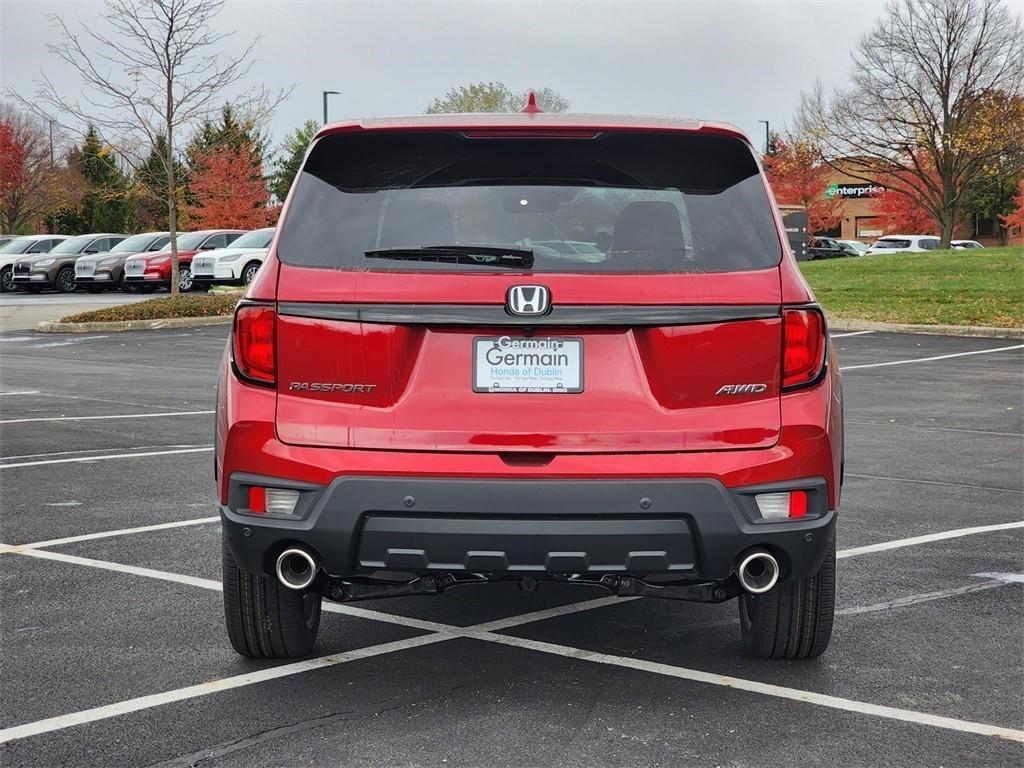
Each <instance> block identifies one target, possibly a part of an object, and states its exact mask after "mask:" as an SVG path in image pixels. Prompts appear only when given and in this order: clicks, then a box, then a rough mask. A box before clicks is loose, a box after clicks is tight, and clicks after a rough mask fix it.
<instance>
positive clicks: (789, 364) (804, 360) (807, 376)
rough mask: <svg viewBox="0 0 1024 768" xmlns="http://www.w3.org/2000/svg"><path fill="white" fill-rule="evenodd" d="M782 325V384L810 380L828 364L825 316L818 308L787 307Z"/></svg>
mask: <svg viewBox="0 0 1024 768" xmlns="http://www.w3.org/2000/svg"><path fill="white" fill-rule="evenodd" d="M782 326H783V347H782V388H783V389H791V388H793V387H799V386H802V385H804V384H809V383H810V382H812V381H814V380H815V379H817V378H818V375H819V374H820V373H821V369H822V367H823V366H824V365H825V318H824V317H822V315H821V313H820V312H819V311H817V310H816V309H786V310H783V313H782Z"/></svg>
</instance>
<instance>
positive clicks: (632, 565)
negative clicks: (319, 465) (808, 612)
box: [221, 473, 835, 582]
mask: <svg viewBox="0 0 1024 768" xmlns="http://www.w3.org/2000/svg"><path fill="white" fill-rule="evenodd" d="M253 486H263V487H276V488H292V489H295V490H298V491H299V502H298V504H297V506H296V508H295V517H294V518H293V519H279V518H269V517H266V516H262V515H255V514H251V513H249V512H248V510H247V509H246V505H247V504H248V498H249V488H250V487H253ZM229 488H230V490H229V500H228V501H229V503H228V505H227V506H224V507H221V518H222V522H223V526H224V534H225V536H226V538H227V541H228V544H229V546H230V548H231V551H232V553H233V555H234V557H235V559H236V560H237V561H238V563H239V565H240V566H241V567H242V568H243V569H245V570H247V571H250V572H264V573H268V574H272V573H274V564H275V561H276V558H277V556H278V555H279V554H280V552H281V551H283V550H284V549H285V548H286V547H288V546H293V545H300V546H304V547H306V548H308V549H310V550H312V551H313V552H314V553H316V555H317V556H318V557H319V558H320V564H321V567H322V570H323V572H324V573H325V574H327V576H328V577H329V578H332V579H343V578H350V577H367V576H371V575H373V574H380V573H382V572H385V573H386V572H401V573H406V574H415V575H426V574H454V575H456V576H458V575H459V574H463V575H469V574H485V575H487V576H488V577H490V578H515V579H521V578H533V579H545V578H567V577H568V576H570V575H571V576H573V578H580V577H584V578H591V577H592V578H593V579H594V580H595V581H599V580H600V577H601V576H603V575H609V574H610V575H613V576H622V577H625V576H633V577H636V576H639V577H648V576H651V575H657V576H665V575H669V576H675V577H678V578H680V579H684V580H695V581H704V582H717V581H724V580H726V579H728V578H730V577H731V576H732V574H733V572H734V570H735V563H736V560H737V557H738V556H739V555H740V554H741V553H743V552H745V551H746V550H749V549H751V548H753V547H763V548H765V549H767V550H769V551H770V552H772V553H773V554H774V555H775V556H776V558H777V559H778V560H779V563H780V565H781V567H782V575H783V578H790V577H796V578H802V577H804V576H807V575H810V574H812V573H814V572H815V571H816V570H817V569H818V567H819V565H820V564H821V561H822V559H823V558H824V556H825V553H826V551H827V550H828V547H829V544H830V542H831V540H832V537H833V535H834V527H835V513H834V512H832V511H830V510H828V503H827V498H828V495H827V488H826V483H825V480H824V478H808V479H804V480H797V481H792V482H785V483H775V484H771V485H764V486H756V487H746V488H742V489H727V488H725V487H724V486H723V485H722V484H721V483H719V482H718V481H716V480H711V479H673V480H663V479H657V480H650V479H648V480H645V479H627V480H549V479H545V480H519V479H497V478H496V479H462V478H410V477H379V476H374V477H364V476H351V477H340V478H338V479H336V480H335V481H334V482H332V483H331V484H330V485H328V486H316V485H309V484H305V483H296V482H292V481H287V480H281V479H278V478H270V477H262V476H258V475H250V474H244V473H234V474H233V475H232V477H231V480H230V484H229ZM783 490H804V491H806V492H807V497H808V508H807V515H806V516H805V517H802V518H800V519H799V520H792V521H781V522H773V521H772V522H770V521H765V520H763V519H762V518H761V516H760V514H759V512H758V508H757V504H756V503H755V501H754V495H755V494H756V493H768V492H773V491H775V492H778V491H783Z"/></svg>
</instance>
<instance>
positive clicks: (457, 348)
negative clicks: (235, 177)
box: [215, 113, 843, 658]
mask: <svg viewBox="0 0 1024 768" xmlns="http://www.w3.org/2000/svg"><path fill="white" fill-rule="evenodd" d="M570 245H571V247H569V246H570ZM563 246H565V247H563ZM842 430H843V425H842V398H841V388H840V378H839V368H838V366H837V364H836V360H835V354H834V350H833V349H832V347H831V345H830V344H829V342H828V335H827V332H826V324H825V318H824V316H823V314H822V311H821V308H820V307H819V306H818V305H817V304H816V303H815V300H814V296H813V295H812V294H811V291H810V289H809V288H808V286H807V284H806V283H805V282H804V280H803V278H802V277H801V275H800V272H799V271H798V269H797V266H796V263H795V261H794V259H793V257H792V255H791V254H790V250H789V247H788V245H787V241H786V234H785V231H784V229H783V227H782V225H781V222H780V219H779V217H778V215H777V213H776V208H775V205H774V202H773V199H772V196H771V192H770V190H769V188H768V186H767V184H766V183H765V180H764V177H763V175H762V173H761V170H760V168H759V166H758V161H757V158H756V156H755V153H754V151H753V150H752V148H751V145H750V142H749V141H748V140H747V138H746V137H745V136H744V135H743V134H742V133H740V132H739V131H738V130H737V129H735V128H732V127H730V126H727V125H721V124H715V123H701V122H691V121H685V120H674V119H649V118H631V117H621V118H620V117H603V116H584V115H575V116H574V115H553V114H536V113H524V114H511V115H447V116H429V117H413V118H401V119H392V120H367V121H364V122H353V123H344V124H335V125H331V126H327V127H325V128H324V129H323V130H321V131H320V133H319V134H318V135H317V137H316V139H315V140H314V141H313V143H312V146H311V149H310V151H309V153H308V154H307V156H306V159H305V163H304V165H303V167H302V170H301V172H300V174H299V176H298V178H297V180H296V182H295V184H294V186H293V187H292V190H291V193H290V195H289V198H288V201H287V203H286V205H285V208H284V212H283V214H282V218H281V223H280V226H279V228H278V230H277V235H276V237H275V239H274V242H273V243H272V244H271V247H270V251H269V253H268V256H267V260H266V263H265V264H264V267H263V269H262V270H260V272H259V274H258V276H257V277H256V279H255V281H254V282H253V283H252V285H251V286H250V287H249V289H248V291H247V293H246V297H245V299H244V300H243V302H242V303H240V304H239V306H238V309H237V312H236V314H235V319H234V327H233V332H232V334H231V339H230V342H229V344H228V348H227V350H226V354H225V358H224V363H223V365H222V368H221V372H220V384H219V396H218V409H217V425H216V432H217V437H216V444H217V449H216V465H215V472H216V478H217V482H218V490H219V497H220V509H221V514H222V520H223V530H224V547H223V567H224V600H225V608H226V614H227V627H228V634H229V637H230V639H231V643H232V645H233V646H234V647H235V649H236V650H237V651H238V652H239V653H241V654H244V655H247V656H251V657H257V658H283V657H293V656H299V655H301V654H305V653H307V652H308V651H309V650H310V649H311V648H312V646H313V644H314V642H315V639H316V636H317V632H318V629H319V625H320V612H321V601H322V599H323V598H326V599H329V600H336V601H350V600H361V599H371V598H379V597H386V596H393V595H412V594H436V593H438V592H441V591H443V590H445V589H448V588H450V587H454V586H457V585H462V584H477V583H483V582H493V581H500V580H515V581H518V582H519V583H520V585H521V586H522V587H523V588H524V589H526V590H533V589H535V588H536V587H537V586H538V583H539V582H543V581H556V582H563V583H568V584H587V585H596V586H600V587H603V588H605V589H607V590H608V591H609V592H611V593H612V594H616V595H623V596H627V595H628V596H650V597H663V598H674V599H681V600H692V601H701V602H722V601H725V600H729V599H731V598H734V597H738V598H739V611H740V617H741V630H742V637H743V641H744V643H745V645H746V647H747V648H748V650H749V651H750V652H751V653H753V654H755V655H757V656H760V657H765V658H810V657H813V656H817V655H818V654H820V653H821V652H822V651H824V650H825V647H826V646H827V645H828V642H829V637H830V635H831V629H832V618H833V605H834V594H835V536H834V534H835V521H836V509H837V507H838V503H839V493H840V483H841V477H842V462H843V441H842Z"/></svg>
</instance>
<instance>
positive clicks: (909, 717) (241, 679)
mask: <svg viewBox="0 0 1024 768" xmlns="http://www.w3.org/2000/svg"><path fill="white" fill-rule="evenodd" d="M20 554H24V555H28V556H30V557H40V558H43V559H54V560H60V561H63V562H70V563H76V564H83V565H94V564H101V565H99V566H98V567H108V566H111V565H116V566H117V567H116V568H111V570H117V571H120V572H124V573H132V574H136V575H144V576H150V575H154V574H160V576H158V578H166V577H167V576H175V578H174V579H169V580H171V581H177V582H179V583H186V584H192V585H194V586H201V587H204V588H206V589H220V585H219V584H217V583H216V582H212V581H210V580H209V579H194V578H192V577H182V576H180V575H179V574H164V573H162V572H160V571H152V570H151V569H147V568H135V567H133V566H121V565H119V564H111V563H103V562H102V561H90V560H88V559H87V558H77V557H74V556H70V555H63V554H59V553H55V552H45V551H39V550H30V551H25V552H21V553H20ZM609 602H621V600H620V599H619V598H615V597H611V598H601V599H597V600H589V601H585V602H582V603H576V604H573V605H569V606H559V607H556V608H549V609H546V610H542V611H536V612H533V613H529V614H522V615H520V616H513V617H510V618H508V619H500V620H498V621H493V622H486V623H483V624H477V625H474V626H470V627H456V626H450V625H443V624H436V623H434V622H422V621H420V620H417V619H407V618H406V617H399V616H393V615H390V614H380V613H379V612H376V611H362V610H361V609H354V610H350V611H346V610H339V611H338V612H345V613H350V614H352V615H360V614H363V615H364V616H366V617H367V618H371V617H372V618H378V617H381V618H383V617H387V620H390V621H391V622H392V623H396V624H404V625H405V626H413V627H416V626H417V625H419V626H423V625H424V624H428V625H430V626H436V627H439V628H440V631H435V632H433V633H432V634H428V635H423V636H420V637H414V638H408V639H405V640H398V641H395V642H391V643H382V644H380V645H374V646H369V647H367V648H360V649H356V650H353V651H346V652H344V653H339V654H332V655H329V656H321V657H318V658H315V659H309V660H306V661H298V662H293V663H291V664H285V665H282V666H278V667H272V668H269V669H263V670H259V671H257V672H249V673H246V674H243V675H235V676H232V677H226V678H221V679H219V680H212V681H209V682H206V683H201V684H199V685H192V686H187V687H184V688H177V689H174V690H170V691H164V692H162V693H157V694H151V695H148V696H140V697H137V698H134V699H128V700H126V701H121V702H116V703H114V704H107V705H105V706H101V707H94V708H92V709H87V710H81V711H79V712H72V713H69V714H66V715H59V716H57V717H50V718H46V719H44V720H37V721H35V722H31V723H24V724H22V725H18V726H14V727H11V728H6V729H4V730H0V744H3V743H6V742H9V741H14V740H17V739H24V738H28V737H30V736H38V735H40V734H44V733H50V732H52V731H57V730H63V729H65V728H70V727H72V726H75V725H82V724H85V723H91V722H96V721H98V720H106V719H109V718H112V717H118V716H120V715H124V714H128V713H131V712H138V711H140V710H145V709H151V708H153V707H158V706H163V705H164V704H171V703H174V702H179V701H185V700H189V699H195V698H199V697H202V696H207V695H210V694H213V693H220V692H222V691H227V690H231V689H234V688H241V687H244V686H248V685H254V684H256V683H262V682H266V681H269V680H275V679H278V678H282V677H289V676H291V675H297V674H302V673H304V672H309V671H313V670H317V669H323V668H326V667H332V666H337V665H338V664H344V663H347V662H349V661H357V660H360V659H367V658H372V657H374V656H382V655H385V654H389V653H395V652H398V651H404V650H408V649H410V648H417V647H421V646H424V645H430V644H433V643H439V642H444V641H447V640H451V639H454V638H457V637H464V638H471V639H476V640H482V641H485V642H492V643H498V644H500V645H506V646H512V647H516V648H522V649H526V650H532V651H539V652H541V653H547V654H552V655H556V656H562V657H565V658H572V659H578V660H580V661H587V662H592V663H598V664H607V665H611V666H618V667H624V668H627V669H633V670H637V671H642V672H648V673H652V674H659V675H664V676H667V677H673V678H676V679H680V680H689V681H692V682H698V683H706V684H709V685H716V686H720V687H725V688H732V689H736V690H742V691H748V692H750V693H758V694H762V695H766V696H774V697H777V698H783V699H789V700H791V701H798V702H803V703H805V704H813V705H816V706H823V707H829V708H832V709H838V710H842V711H846V712H856V713H860V714H865V715H871V716H874V717H882V718H887V719H891V720H901V721H904V722H910V723H915V724H919V725H928V726H932V727H936V728H944V729H947V730H953V731H960V732H963V733H974V734H978V735H982V736H995V737H998V738H1003V739H1009V740H1011V741H1018V742H1024V731H1019V730H1015V729H1012V728H1004V727H1000V726H995V725H989V724H987V723H977V722H972V721H969V720H958V719H956V718H950V717H942V716H939V715H933V714H930V713H927V712H917V711H914V710H907V709H898V708H896V707H887V706H882V705H878V704H870V703H867V702H862V701H857V700H854V699H845V698H841V697H838V696H829V695H827V694H821V693H815V692H813V691H804V690H801V689H797V688H787V687H784V686H778V685H771V684H768V683H762V682H760V681H757V680H747V679H744V678H739V677H730V676H726V675H719V674H715V673H712V672H704V671H701V670H696V669H689V668H686V667H677V666H672V665H669V664H661V663H658V662H651V661H645V660H642V659H635V658H625V657H621V656H612V655H608V654H603V653H596V652H593V651H587V650H584V649H580V648H573V647H569V646H563V645H555V644H553V643H545V642H540V641H536V640H527V639H524V638H520V637H513V636H510V635H499V634H495V633H494V632H493V631H489V630H492V629H495V628H499V627H500V628H509V627H511V626H518V625H522V624H527V623H531V622H534V621H541V620H543V619H545V618H551V617H553V616H560V615H565V614H567V613H577V612H580V611H584V610H591V609H594V608H600V607H603V606H604V605H607V604H609ZM332 607H334V608H336V609H345V608H348V606H340V605H334V606H332ZM378 620H380V618H378Z"/></svg>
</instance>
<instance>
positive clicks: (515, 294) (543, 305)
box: [505, 285, 551, 315]
mask: <svg viewBox="0 0 1024 768" xmlns="http://www.w3.org/2000/svg"><path fill="white" fill-rule="evenodd" d="M505 306H506V307H507V309H508V312H509V314H511V315H545V314H547V313H548V310H550V309H551V291H549V290H548V288H547V286H544V285H513V286H512V287H511V288H509V289H508V295H507V296H506V297H505Z"/></svg>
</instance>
